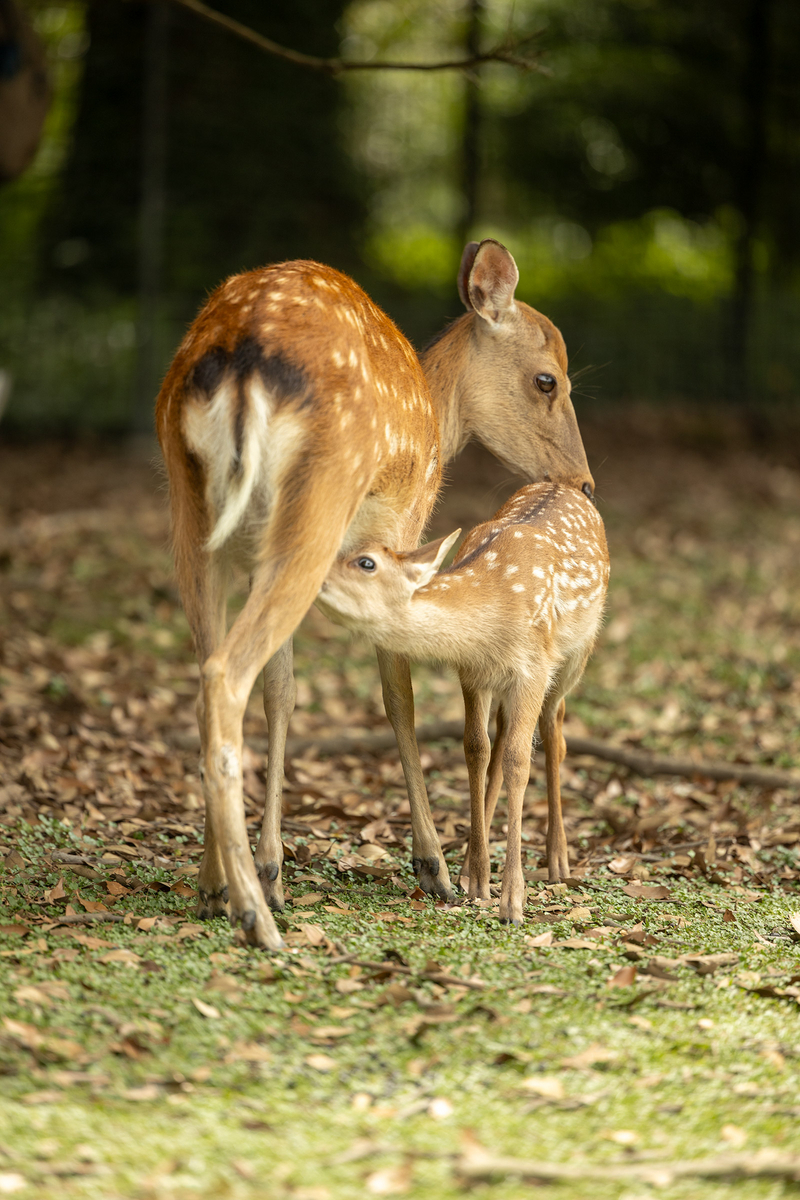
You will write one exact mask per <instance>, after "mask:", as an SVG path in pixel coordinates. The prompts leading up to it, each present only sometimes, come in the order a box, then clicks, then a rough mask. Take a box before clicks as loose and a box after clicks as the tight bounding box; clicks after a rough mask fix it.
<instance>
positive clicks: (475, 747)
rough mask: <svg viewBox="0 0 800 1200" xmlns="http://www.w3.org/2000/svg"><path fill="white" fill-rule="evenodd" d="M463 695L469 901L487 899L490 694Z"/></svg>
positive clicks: (475, 691) (471, 692) (466, 692)
mask: <svg viewBox="0 0 800 1200" xmlns="http://www.w3.org/2000/svg"><path fill="white" fill-rule="evenodd" d="M462 689H463V692H464V756H465V758H466V760H467V770H468V771H469V801H470V807H469V811H470V826H469V849H468V851H467V853H468V857H469V879H468V880H467V884H468V891H469V895H470V899H472V900H488V899H489V874H490V867H489V839H488V837H487V832H486V829H487V827H486V822H485V799H486V769H487V767H488V765H489V756H490V749H491V747H490V743H489V734H488V732H487V728H486V727H487V725H488V722H489V709H490V707H491V703H492V693H491V692H487V691H481V690H478V689H473V688H470V687H467V685H466V684H464V683H462Z"/></svg>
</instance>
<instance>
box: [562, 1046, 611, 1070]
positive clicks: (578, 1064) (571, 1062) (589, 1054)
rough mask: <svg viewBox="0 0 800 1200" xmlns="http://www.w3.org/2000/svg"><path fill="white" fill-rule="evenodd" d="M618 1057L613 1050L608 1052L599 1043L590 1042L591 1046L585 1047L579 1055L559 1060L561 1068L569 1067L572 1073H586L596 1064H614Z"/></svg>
mask: <svg viewBox="0 0 800 1200" xmlns="http://www.w3.org/2000/svg"><path fill="white" fill-rule="evenodd" d="M618 1057H619V1055H618V1054H617V1053H616V1051H614V1050H608V1049H607V1048H606V1047H605V1046H601V1045H600V1043H599V1042H592V1044H591V1046H587V1047H586V1049H585V1050H582V1051H581V1052H580V1054H573V1055H571V1056H570V1057H569V1058H562V1059H561V1066H562V1067H571V1068H572V1069H573V1070H574V1071H588V1070H590V1069H591V1068H592V1067H594V1066H596V1064H597V1063H611V1062H615V1061H616V1060H617V1058H618Z"/></svg>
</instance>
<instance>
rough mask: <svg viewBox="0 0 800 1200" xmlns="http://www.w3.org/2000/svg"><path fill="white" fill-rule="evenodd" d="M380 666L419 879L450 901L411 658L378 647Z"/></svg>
mask: <svg viewBox="0 0 800 1200" xmlns="http://www.w3.org/2000/svg"><path fill="white" fill-rule="evenodd" d="M377 654H378V666H379V668H380V672H381V683H382V684H383V703H384V706H385V708H386V715H387V717H388V718H389V720H390V721H391V724H392V728H393V729H394V734H395V737H396V738H397V748H398V750H399V751H400V761H401V762H402V764H403V774H404V775H405V778H406V787H407V788H408V801H409V804H410V805H411V836H412V847H413V849H412V865H413V867H414V874H415V875H416V877H417V882H418V883H419V886H420V887H421V888H422V890H423V891H424V892H428V893H429V895H432V896H437V897H438V898H439V899H440V900H446V901H451V900H452V899H453V889H452V887H451V886H450V875H449V873H448V870H447V866H446V864H445V861H444V856H443V854H442V848H441V846H440V845H439V837H438V834H437V833H436V827H435V825H434V823H433V817H432V816H431V810H430V805H429V804H428V794H427V792H426V791H425V780H424V779H423V776H422V764H421V763H420V761H419V747H418V746H417V737H416V733H415V732H414V693H413V691H412V689H411V671H410V669H409V665H408V659H407V658H404V657H403V656H402V655H400V654H392V653H390V652H389V651H386V650H378V651H377Z"/></svg>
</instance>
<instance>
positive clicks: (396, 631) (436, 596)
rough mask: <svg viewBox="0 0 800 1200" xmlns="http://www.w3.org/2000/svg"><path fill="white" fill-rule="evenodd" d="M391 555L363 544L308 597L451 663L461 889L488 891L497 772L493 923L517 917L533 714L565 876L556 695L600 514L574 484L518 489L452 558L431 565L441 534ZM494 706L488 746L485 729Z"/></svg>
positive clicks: (553, 864) (585, 593)
mask: <svg viewBox="0 0 800 1200" xmlns="http://www.w3.org/2000/svg"><path fill="white" fill-rule="evenodd" d="M455 536H456V535H451V536H450V537H449V538H443V539H441V540H440V542H436V543H431V544H430V545H428V546H424V547H422V549H421V550H416V551H411V552H408V553H404V554H397V553H394V552H392V551H391V550H388V549H386V548H385V547H379V546H374V545H369V546H364V547H362V548H361V549H360V550H359V552H358V553H357V554H355V555H350V556H347V557H345V558H343V559H340V560H339V561H338V562H337V563H336V564H335V566H334V567H333V568H332V570H331V572H330V574H329V576H328V578H327V580H326V581H325V584H324V586H323V590H322V593H321V596H320V599H319V601H318V603H319V604H320V605H321V606H322V607H323V608H324V609H325V611H328V612H330V614H331V616H333V617H334V619H336V620H339V621H341V623H342V624H345V625H347V626H348V627H349V628H352V629H356V630H358V631H359V632H361V633H365V634H366V635H367V636H368V637H369V638H370V639H371V640H372V641H373V642H375V644H376V645H378V646H382V647H383V648H384V649H386V650H394V651H396V652H399V653H403V654H407V655H408V656H409V657H411V658H412V659H423V660H435V661H440V662H446V663H450V664H451V665H453V666H455V667H457V668H458V673H459V678H460V680H461V686H462V690H463V693H464V707H465V726H464V750H465V753H466V758H467V766H468V768H469V777H470V796H471V816H472V821H471V828H470V841H469V854H468V864H469V865H468V866H467V864H466V863H465V866H464V868H463V869H462V880H463V879H465V878H468V884H467V886H468V889H469V894H470V896H472V897H474V898H477V899H488V898H489V847H488V836H487V829H488V826H489V823H490V822H491V818H492V815H493V812H494V807H495V804H496V802H497V795H498V792H499V789H500V783H501V780H502V776H503V775H505V777H506V783H507V787H508V843H507V854H506V865H505V870H504V873H503V887H502V894H501V901H500V918H501V920H508V921H514V922H519V921H521V920H522V910H523V906H524V896H525V884H524V879H523V875H522V857H521V840H520V839H521V832H522V828H521V825H522V802H523V796H524V792H525V788H526V786H527V782H528V776H529V771H530V749H531V740H532V738H533V733H534V730H535V728H536V722H537V720H538V722H539V728H540V731H541V734H542V741H543V743H544V750H545V759H546V776H547V798H548V813H549V822H548V831H547V862H548V869H549V875H550V879H551V881H552V882H558V880H559V879H562V878H566V877H567V875H568V874H569V860H568V855H567V842H566V837H565V834H564V824H563V821H562V817H561V793H560V785H559V766H560V764H561V760H562V759H563V757H564V739H563V735H562V724H563V719H564V697H565V696H566V694H567V693H568V692H569V691H570V690H571V688H573V687H574V686H575V684H576V683H577V682H578V680H579V679H580V677H581V675H582V674H583V670H584V667H585V664H586V661H587V659H588V657H589V654H590V653H591V650H592V646H593V645H594V641H595V638H596V636H597V632H598V629H599V627H600V621H601V618H602V613H603V606H604V603H605V596H606V588H607V585H608V571H609V566H608V549H607V546H606V539H605V533H604V530H603V522H602V521H601V519H600V517H599V515H598V513H597V510H596V509H595V508H594V507H593V505H592V504H591V503H590V501H589V500H587V499H586V498H585V497H584V496H583V495H582V494H581V493H580V492H578V491H577V490H574V489H572V488H567V487H562V486H560V485H554V484H544V483H540V484H534V485H532V486H529V487H526V488H522V489H521V490H520V491H519V492H517V493H516V494H515V495H514V496H512V497H511V499H510V500H509V501H508V502H507V503H506V504H505V505H503V507H502V508H501V509H500V510H499V511H498V512H497V513H496V514H495V515H494V517H493V518H492V519H491V520H490V521H488V522H486V523H485V524H484V525H479V526H478V527H477V528H476V529H473V530H472V532H471V533H470V534H469V535H468V536H467V538H466V539H465V540H464V543H463V545H462V547H461V549H460V551H459V553H458V555H457V556H456V559H455V561H454V563H453V566H452V567H451V568H450V570H448V571H442V572H441V573H440V574H438V575H436V574H435V571H436V568H437V565H438V563H439V562H441V561H442V559H443V557H444V555H445V554H446V552H447V549H448V547H449V545H450V543H451V542H452V541H453V538H454V537H455ZM493 699H495V700H497V701H498V702H499V705H500V708H499V711H498V723H497V737H496V739H495V747H494V750H493V752H492V755H491V760H490V754H489V737H488V733H487V723H488V718H489V711H490V707H491V703H492V700H493Z"/></svg>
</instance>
